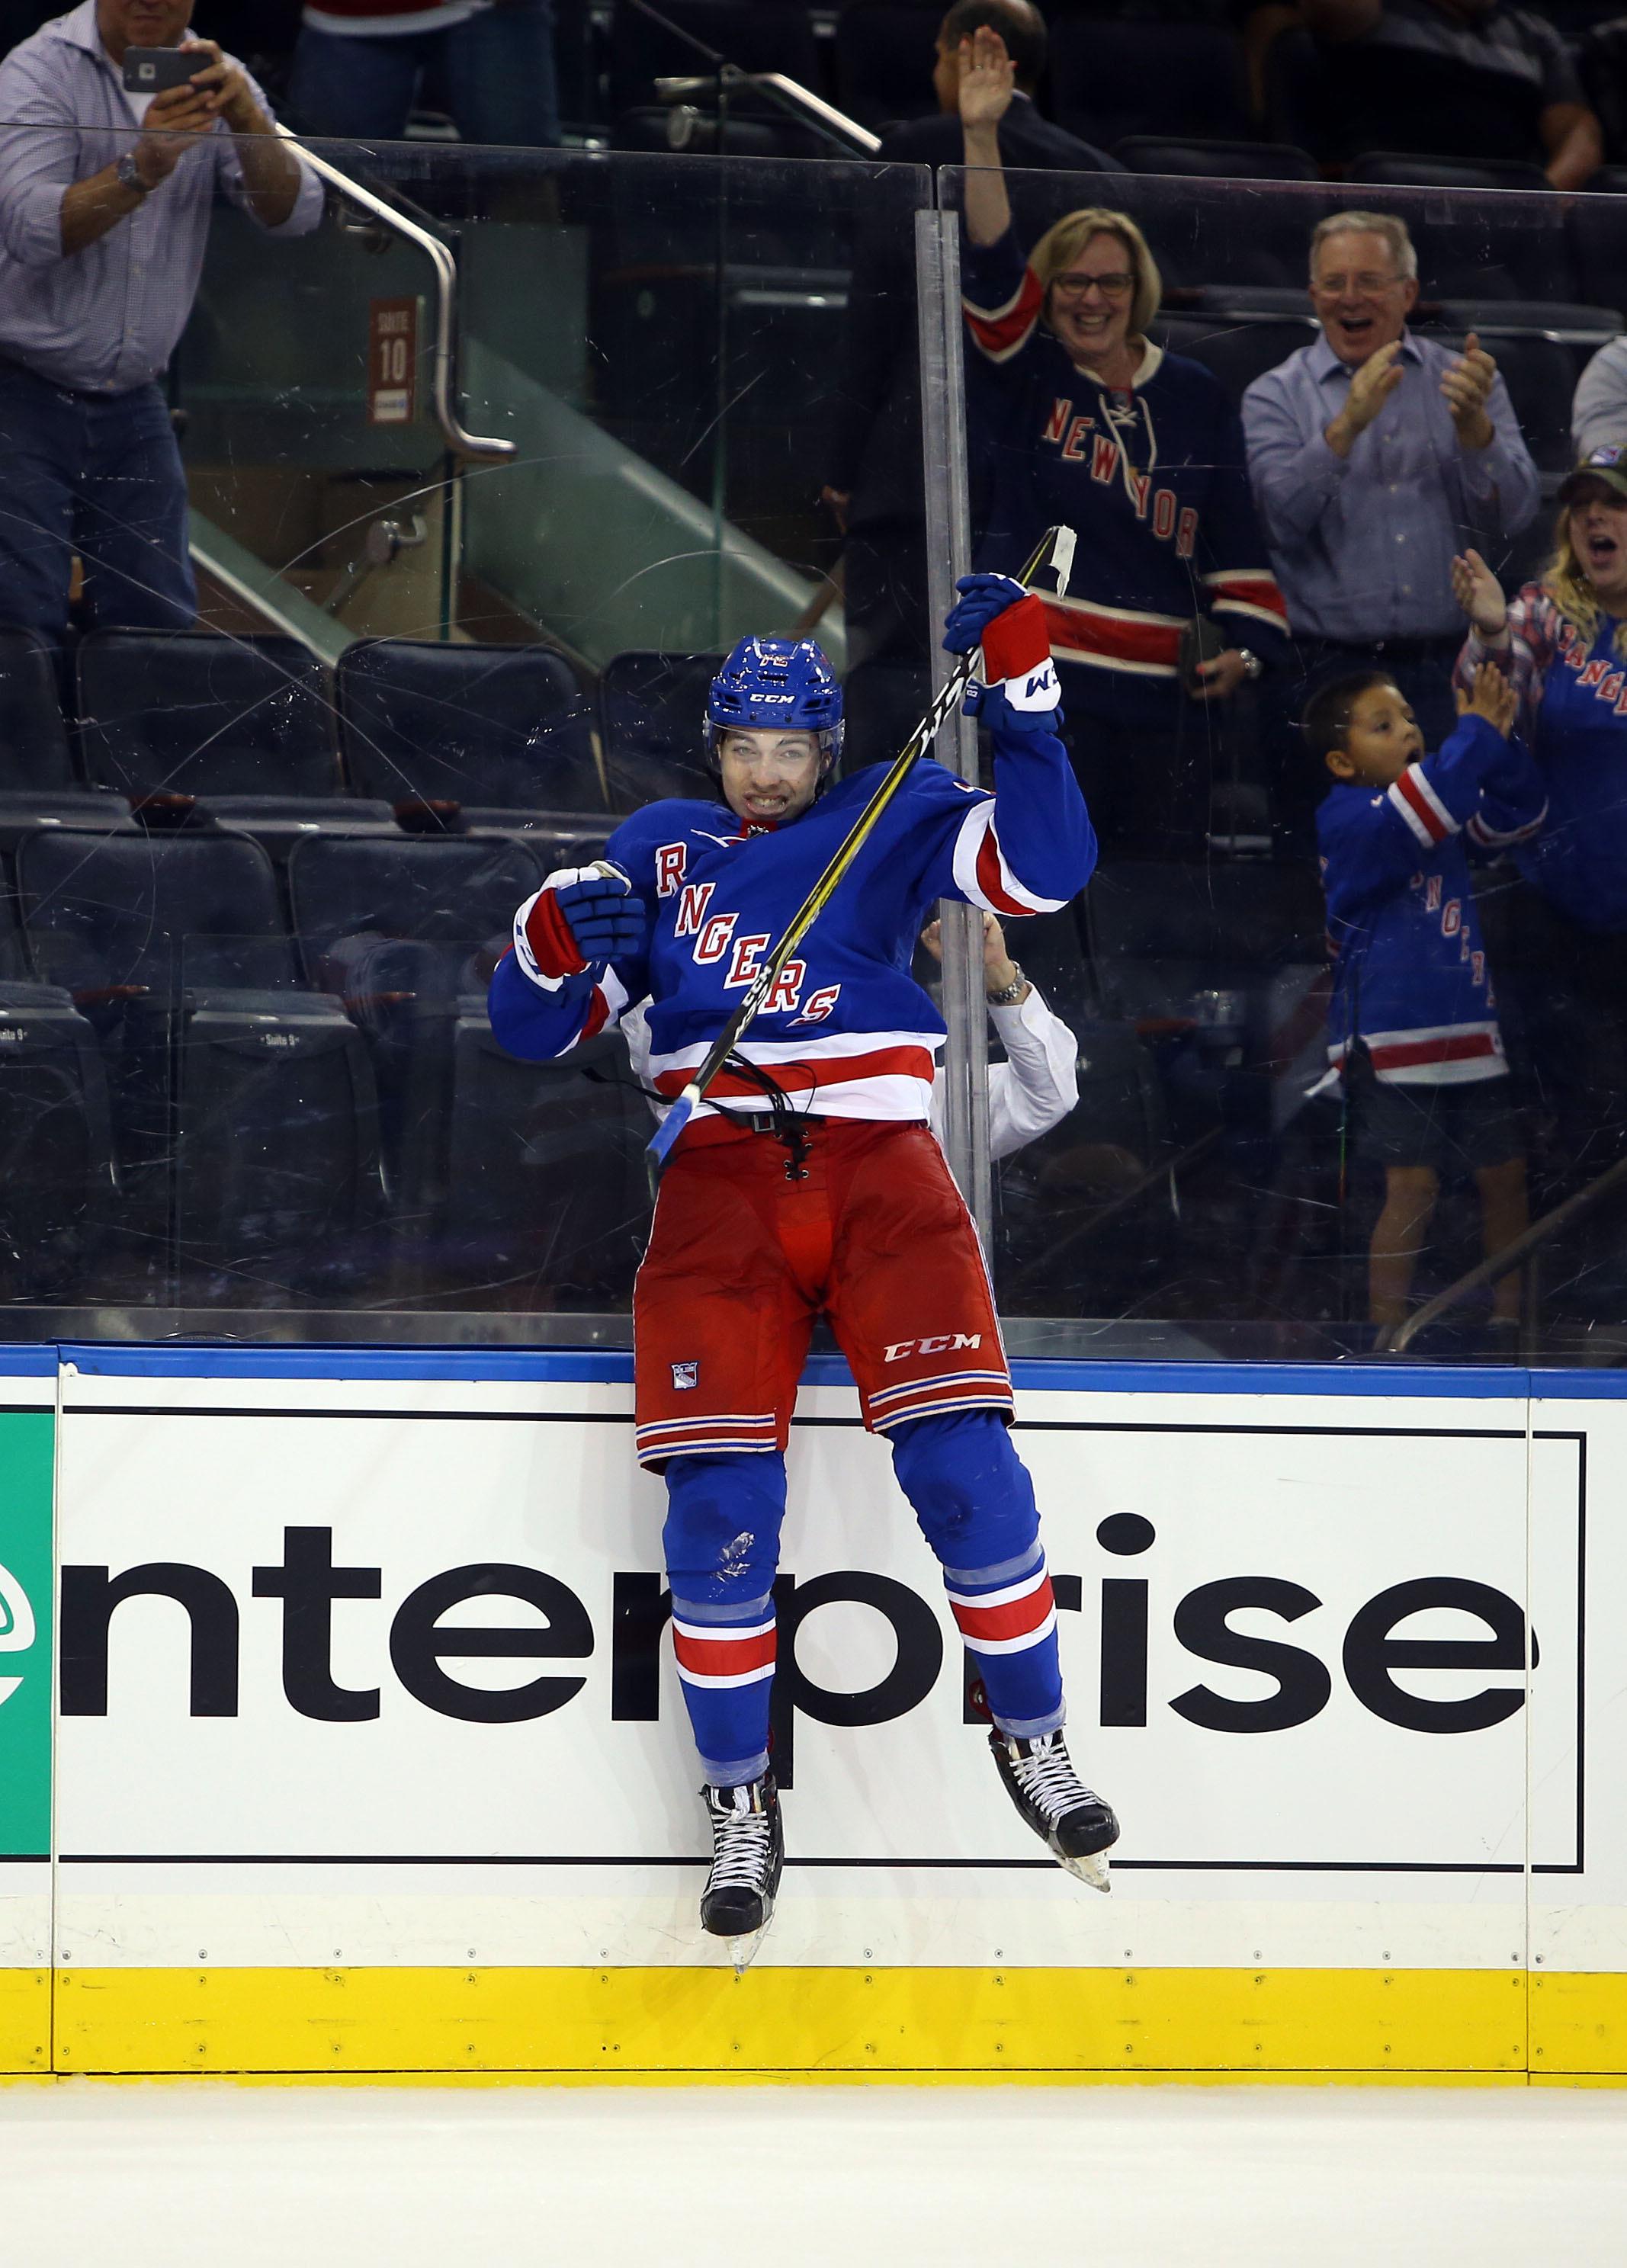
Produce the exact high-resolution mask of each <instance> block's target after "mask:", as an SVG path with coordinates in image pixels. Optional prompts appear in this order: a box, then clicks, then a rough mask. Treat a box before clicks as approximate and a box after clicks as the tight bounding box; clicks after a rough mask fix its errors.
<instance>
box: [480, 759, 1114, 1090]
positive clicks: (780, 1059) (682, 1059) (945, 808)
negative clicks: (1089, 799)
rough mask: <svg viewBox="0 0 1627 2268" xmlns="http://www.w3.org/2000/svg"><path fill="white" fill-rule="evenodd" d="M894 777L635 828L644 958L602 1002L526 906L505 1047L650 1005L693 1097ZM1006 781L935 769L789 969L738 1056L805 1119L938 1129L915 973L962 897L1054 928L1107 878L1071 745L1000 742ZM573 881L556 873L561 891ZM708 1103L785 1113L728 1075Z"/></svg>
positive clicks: (655, 1056) (931, 1027)
mask: <svg viewBox="0 0 1627 2268" xmlns="http://www.w3.org/2000/svg"><path fill="white" fill-rule="evenodd" d="M1003 740H1004V745H1002V741H1003ZM884 776H885V767H883V766H881V765H872V767H871V768H870V769H868V770H865V771H862V772H857V773H855V774H854V775H853V776H852V777H850V778H849V779H845V780H843V781H841V782H839V783H838V784H837V785H836V786H835V787H833V788H832V789H831V790H830V791H829V792H828V794H826V795H823V796H821V797H820V798H819V799H818V800H817V801H816V802H815V803H813V805H812V806H811V807H810V808H809V809H808V810H807V811H806V812H804V813H802V814H800V815H799V817H798V818H796V819H794V820H792V821H791V822H790V823H789V824H788V825H784V826H780V827H775V828H765V827H762V826H758V825H755V824H753V823H747V822H746V821H741V820H740V818H739V817H737V816H736V814H734V813H733V811H731V810H730V809H729V808H728V807H727V806H726V805H725V804H723V803H721V802H718V803H689V802H677V801H674V802H664V803H654V804H651V805H649V806H647V807H646V808H645V809H644V810H643V811H640V812H637V813H636V814H634V815H633V817H632V818H630V819H629V820H627V821H624V822H623V823H622V826H620V827H618V828H617V829H616V831H615V834H614V835H613V836H611V838H610V841H609V843H608V845H607V849H606V852H605V856H606V858H607V860H608V861H609V863H610V864H611V865H615V867H617V868H618V869H619V870H620V872H621V873H623V874H625V875H626V876H627V878H628V879H629V881H630V883H631V885H632V887H633V888H634V890H635V891H637V894H638V895H639V896H640V897H641V898H642V899H643V900H644V904H645V906H646V909H648V912H649V914H650V917H651V923H652V927H651V931H650V937H649V942H648V946H647V948H646V950H645V951H644V953H642V954H639V955H638V956H637V959H636V960H629V961H612V962H609V963H607V964H595V965H594V966H595V971H596V981H595V982H594V983H593V985H592V987H591V990H590V989H589V987H588V986H587V983H586V981H585V979H577V980H569V979H568V980H566V982H565V983H563V984H561V983H560V982H559V981H558V980H557V979H552V980H550V979H549V978H548V977H547V976H544V975H543V974H542V972H541V969H540V968H538V965H537V962H536V960H535V957H534V954H533V953H532V952H531V950H530V947H529V946H528V944H527V940H526V918H527V917H528V915H529V914H530V912H531V909H532V908H533V906H534V904H535V903H536V900H535V899H527V900H526V904H525V905H523V906H522V907H521V908H520V909H519V914H518V916H517V917H516V919H515V927H514V935H515V946H514V951H513V952H512V954H507V955H505V956H504V960H503V961H501V962H500V963H499V965H498V968H497V973H496V975H495V976H494V977H493V979H492V984H491V996H490V1016H491V1025H492V1029H493V1031H494V1032H495V1033H496V1034H497V1038H498V1039H499V1040H500V1041H501V1042H502V1043H503V1045H504V1047H505V1048H507V1049H508V1050H509V1051H510V1053H511V1054H512V1055H517V1056H521V1057H527V1058H529V1059H531V1060H533V1061H540V1060H544V1059H547V1058H548V1057H555V1056H561V1055H563V1054H564V1053H565V1052H566V1051H567V1050H568V1049H571V1048H572V1047H574V1046H575V1045H576V1043H577V1042H578V1040H580V1039H583V1038H589V1037H592V1036H593V1034H595V1033H596V1032H600V1031H602V1030H604V1029H606V1028H607V1027H609V1026H610V1025H612V1024H614V1023H615V1022H616V1021H617V1020H618V1019H619V1018H620V1016H621V1014H622V1011H623V1010H624V1009H626V1008H628V1007H629V1006H631V1005H635V1004H637V1002H639V1001H641V1000H642V999H644V996H645V995H646V994H648V995H649V996H650V1005H649V1008H648V1017H649V1029H650V1068H651V1073H652V1084H653V1085H654V1086H655V1087H656V1088H657V1089H658V1090H659V1093H661V1094H665V1095H669V1096H675V1095H677V1094H680V1093H681V1091H682V1088H683V1086H684V1085H685V1083H686V1081H687V1080H688V1078H689V1076H690V1074H691V1073H692V1072H693V1071H695V1070H696V1067H697V1066H698V1065H699V1064H700V1063H701V1062H702V1061H703V1058H704V1057H705V1056H706V1054H707V1052H708V1050H709V1049H710V1046H711V1043H712V1042H713V1041H714V1040H715V1039H716V1038H717V1036H718V1034H719V1032H721V1031H722V1029H723V1027H724V1026H725V1023H726V1022H727V1021H728V1020H729V1018H730V1016H731V1015H732V1014H733V1012H734V1010H735V1009H736V1008H737V1007H738V1006H739V1005H740V998H741V995H742V994H743V993H744V991H745V990H746V988H747V985H748V984H749V983H751V981H752V979H753V977H754V976H755V975H756V973H757V971H758V969H759V968H760V967H761V965H762V962H763V961H766V960H767V959H768V958H769V956H770V954H771V953H772V950H773V947H774V946H775V945H776V943H777V941H778V939H780V937H781V936H782V935H783V934H784V931H785V928H786V926H787V924H789V922H790V921H791V917H792V915H793V914H795V913H796V911H797V910H798V909H799V907H800V905H801V904H802V902H803V901H804V899H805V898H806V896H807V895H808V893H809V892H810V890H811V889H812V888H813V885H814V883H815V882H816V881H817V880H819V878H820V876H821V873H823V872H824V869H825V867H826V865H828V862H829V860H830V858H831V857H832V855H833V853H834V852H835V851H836V849H837V847H838V845H839V844H840V843H842V841H843V838H844V837H845V836H846V835H847V833H848V830H849V829H850V827H851V826H852V824H853V822H854V821H855V820H856V819H857V818H858V814H859V813H860V812H861V811H862V810H863V809H864V807H865V804H866V803H867V802H868V801H869V799H870V797H871V796H872V793H873V792H874V791H875V789H876V787H877V785H878V784H880V780H881V779H882V778H883V777H884ZM994 777H995V792H994V793H993V794H992V795H990V794H988V793H986V792H979V791H977V790H975V789H972V788H968V787H967V786H965V785H964V784H962V783H961V781H959V780H957V779H955V778H954V777H953V776H952V775H951V774H950V773H948V772H946V771H945V770H943V768H942V767H941V766H940V765H939V764H936V763H933V762H920V763H917V765H916V767H915V769H914V770H913V771H912V772H910V773H909V777H908V778H907V780H906V782H905V784H904V786H903V787H902V789H901V791H900V792H899V793H898V794H897V795H896V796H895V797H894V799H893V801H892V803H891V804H890V805H889V806H887V811H886V813H885V814H883V816H882V818H881V820H880V823H879V824H878V826H877V828H876V830H875V832H874V833H873V834H872V836H871V837H870V839H869V841H868V842H867V843H865V847H864V849H863V850H862V851H860V852H859V854H858V858H857V859H856V860H855V862H854V865H853V866H852V868H851V869H850V872H849V873H847V875H846V876H845V877H844V878H843V881H842V882H841V884H840V886H839V887H838V888H837V889H836V894H835V895H834V896H833V898H832V899H831V902H830V903H829V904H828V906H827V908H826V909H825V910H824V912H823V913H821V916H820V917H819V919H818V921H817V922H816V923H815V924H814V925H813V929H812V930H811V931H810V932H809V934H808V936H807V938H806V939H805V941H804V943H803V945H802V946H801V948H800V949H799V953H798V954H797V956H796V958H795V959H794V960H792V961H789V962H787V964H786V966H785V968H784V973H783V975H782V976H781V978H780V981H779V983H777V985H776V986H775V988H774V990H773V992H772V993H771V994H770V996H769V999H768V1001H767V1002H766V1003H765V1005H764V1007H763V1010H762V1013H761V1014H760V1015H758V1016H757V1017H756V1019H755V1020H754V1021H753V1023H752V1024H751V1025H750V1027H748V1030H747V1035H746V1037H745V1038H744V1040H743V1041H742V1042H741V1044H740V1049H739V1050H738V1052H739V1053H740V1055H741V1056H743V1057H745V1058H746V1059H747V1061H748V1062H751V1063H755V1064H762V1065H763V1066H764V1068H765V1069H766V1070H767V1071H769V1073H770V1074H771V1075H772V1077H773V1079H774V1080H775V1081H776V1082H777V1085H778V1086H780V1087H781V1088H782V1089H783V1090H784V1093H785V1094H787V1095H788V1096H790V1097H791V1101H792V1104H793V1106H794V1107H795V1108H799V1109H802V1110H809V1111H813V1112H814V1113H816V1114H819V1115H822V1116H828V1117H833V1118H879V1119H915V1120H924V1119H925V1118H926V1117H927V1115H928V1109H929V1107H930V1103H931V1089H932V1079H933V1076H934V1073H935V1071H936V1067H937V1057H938V1050H939V1047H940V1046H941V1044H942V1042H943V1037H944V1024H943V1019H942V1018H941V1016H940V1015H939V1013H938V1011H937V1009H936V1008H935V1007H934V1006H933V1005H932V1003H931V1000H930V999H929V998H928V997H927V995H926V994H925V993H924V991H923V990H922V989H921V987H920V986H919V985H918V984H917V983H915V981H914V979H913V978H912V977H911V976H910V974H909V964H910V960H911V957H912V955H913V953H914V949H915V943H916V939H917V935H918V934H919V932H920V929H921V925H922V924H923V922H924V921H925V920H926V918H927V917H928V913H929V909H931V906H932V905H933V904H934V903H935V902H936V901H937V900H938V899H939V898H961V899H964V900H966V901H967V902H968V903H970V904H972V905H975V906H981V907H983V908H984V909H987V910H988V911H990V912H993V913H996V914H998V915H1000V916H1002V917H1007V916H1013V915H1022V914H1034V913H1049V912H1053V911H1055V910H1056V909H1057V908H1058V907H1060V906H1062V905H1064V904H1065V903H1066V902H1067V901H1068V900H1069V899H1070V898H1071V897H1072V896H1073V895H1074V894H1075V892H1076V891H1078V890H1079V889H1082V888H1083V887H1084V885H1085V883H1086V880H1088V879H1089V876H1090V873H1091V869H1092V867H1093V865H1094V864H1095V852H1096V846H1095V837H1094V836H1093V833H1092V830H1091V825H1090V821H1089V819H1088V817H1087V816H1086V810H1085V803H1084V799H1083V797H1082V796H1081V795H1080V793H1079V787H1078V785H1077V784H1076V783H1075V780H1074V777H1073V773H1072V770H1071V767H1070V765H1069V762H1068V757H1067V752H1066V750H1065V749H1064V747H1063V745H1062V743H1061V741H1060V740H1056V738H1055V737H1054V736H1053V735H1052V734H1051V733H1049V732H1045V731H1037V732H1028V733H1021V734H1016V733H1012V734H1011V735H1009V737H1006V736H1004V735H1001V734H999V733H997V735H996V741H995V764H994ZM571 879H574V875H573V874H566V875H563V876H561V875H555V876H550V877H549V880H548V883H547V884H545V885H544V891H546V890H548V889H549V888H553V887H560V886H561V885H562V883H563V881H564V880H571ZM540 895H541V894H540ZM708 1095H709V1101H710V1103H711V1104H713V1105H717V1106H719V1107H721V1108H726V1109H728V1110H731V1111H759V1110H762V1109H765V1108H768V1107H769V1097H768V1095H767V1094H765V1093H764V1092H763V1090H762V1087H761V1086H759V1085H757V1084H756V1083H755V1082H754V1081H753V1080H752V1079H751V1078H750V1077H749V1076H748V1075H746V1074H742V1073H740V1072H738V1071H729V1070H725V1071H722V1072H721V1073H720V1074H719V1076H718V1078H717V1079H715V1080H714V1081H713V1083H712V1085H711V1086H710V1089H709V1090H708ZM698 1115H699V1114H698V1113H697V1116H698Z"/></svg>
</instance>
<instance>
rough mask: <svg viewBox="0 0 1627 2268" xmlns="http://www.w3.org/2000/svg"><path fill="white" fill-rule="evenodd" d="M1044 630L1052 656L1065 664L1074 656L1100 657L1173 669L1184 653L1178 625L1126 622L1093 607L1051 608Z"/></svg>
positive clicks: (1170, 623) (1121, 618)
mask: <svg viewBox="0 0 1627 2268" xmlns="http://www.w3.org/2000/svg"><path fill="white" fill-rule="evenodd" d="M1045 626H1046V629H1047V630H1048V631H1049V634H1050V643H1051V652H1053V653H1056V654H1060V655H1061V656H1062V658H1063V659H1064V661H1065V660H1066V659H1067V658H1068V656H1069V655H1070V654H1071V653H1091V654H1100V655H1101V656H1102V657H1103V658H1104V659H1108V660H1111V661H1143V662H1151V663H1152V664H1153V665H1154V666H1157V667H1159V668H1161V669H1174V666H1175V665H1176V662H1177V660H1178V659H1179V658H1180V652H1181V625H1180V624H1179V623H1178V622H1136V621H1129V622H1127V621H1125V620H1124V619H1123V616H1122V615H1107V614H1101V613H1100V612H1098V611H1097V609H1096V608H1093V607H1079V606H1074V607H1058V606H1048V607H1047V608H1046V609H1045Z"/></svg>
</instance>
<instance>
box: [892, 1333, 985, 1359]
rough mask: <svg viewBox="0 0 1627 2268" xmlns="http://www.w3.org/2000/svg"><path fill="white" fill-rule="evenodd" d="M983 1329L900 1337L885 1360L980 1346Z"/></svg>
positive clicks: (944, 1352)
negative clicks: (915, 1337)
mask: <svg viewBox="0 0 1627 2268" xmlns="http://www.w3.org/2000/svg"><path fill="white" fill-rule="evenodd" d="M982 1344H983V1333H982V1332H981V1331H946V1332H945V1333H944V1334H943V1336H942V1337H941V1338H935V1339H900V1341H899V1342H898V1344H897V1345H896V1346H890V1347H888V1349H887V1352H886V1353H885V1354H884V1355H883V1356H882V1358H881V1359H882V1361H883V1362H902V1360H903V1359H904V1357H905V1356H906V1355H907V1354H946V1353H947V1352H949V1351H950V1350H951V1349H952V1348H958V1347H980V1346H981V1345H982Z"/></svg>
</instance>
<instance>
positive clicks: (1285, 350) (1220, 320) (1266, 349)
mask: <svg viewBox="0 0 1627 2268" xmlns="http://www.w3.org/2000/svg"><path fill="white" fill-rule="evenodd" d="M1154 328H1155V330H1156V332H1157V335H1158V336H1159V338H1160V340H1161V341H1162V342H1163V344H1164V345H1165V346H1166V347H1167V349H1168V350H1169V351H1170V353H1171V354H1178V355H1189V356H1190V357H1191V358H1192V360H1193V361H1194V362H1201V363H1202V364H1203V365H1204V368H1205V369H1206V370H1211V371H1212V372H1214V374H1215V376H1216V377H1217V378H1218V379H1219V380H1220V383H1221V385H1222V386H1224V387H1225V388H1226V393H1227V394H1228V396H1229V397H1230V399H1231V401H1232V404H1233V408H1240V406H1241V403H1242V399H1243V394H1244V392H1245V391H1246V389H1247V388H1248V387H1249V386H1250V385H1252V383H1253V382H1254V380H1255V379H1256V378H1259V377H1260V376H1261V375H1262V374H1263V372H1266V371H1268V370H1275V369H1276V367H1277V364H1278V363H1280V362H1286V360H1287V359H1288V357H1289V356H1290V355H1291V354H1297V353H1298V352H1299V349H1300V348H1301V347H1303V346H1308V345H1309V344H1310V342H1311V340H1312V339H1313V338H1314V336H1315V332H1314V328H1313V327H1312V326H1311V325H1310V324H1309V323H1308V322H1299V323H1292V322H1272V321H1269V320H1267V321H1261V320H1253V321H1250V320H1241V321H1240V320H1237V319H1236V318H1235V317H1233V318H1227V317H1225V316H1213V315H1189V314H1180V315H1164V316H1160V319H1159V321H1158V322H1157V324H1156V325H1155V326H1154Z"/></svg>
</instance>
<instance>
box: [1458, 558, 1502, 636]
mask: <svg viewBox="0 0 1627 2268" xmlns="http://www.w3.org/2000/svg"><path fill="white" fill-rule="evenodd" d="M1452 595H1453V597H1454V599H1455V600H1457V602H1458V604H1459V606H1460V607H1461V608H1462V609H1463V612H1464V613H1465V614H1466V615H1468V616H1469V621H1470V622H1472V623H1473V624H1474V626H1475V628H1476V630H1478V631H1479V633H1480V635H1481V637H1484V638H1494V637H1502V635H1503V631H1504V629H1505V626H1506V623H1507V621H1508V601H1507V600H1506V599H1505V598H1504V596H1503V586H1502V585H1501V584H1500V583H1499V582H1498V579H1497V577H1496V576H1495V575H1494V574H1493V573H1492V572H1491V569H1490V568H1489V567H1488V566H1487V565H1486V563H1485V561H1484V560H1483V558H1482V557H1481V556H1480V554H1479V553H1478V552H1477V551H1462V552H1460V553H1459V555H1458V556H1457V557H1456V558H1455V559H1454V561H1453V562H1452Z"/></svg>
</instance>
